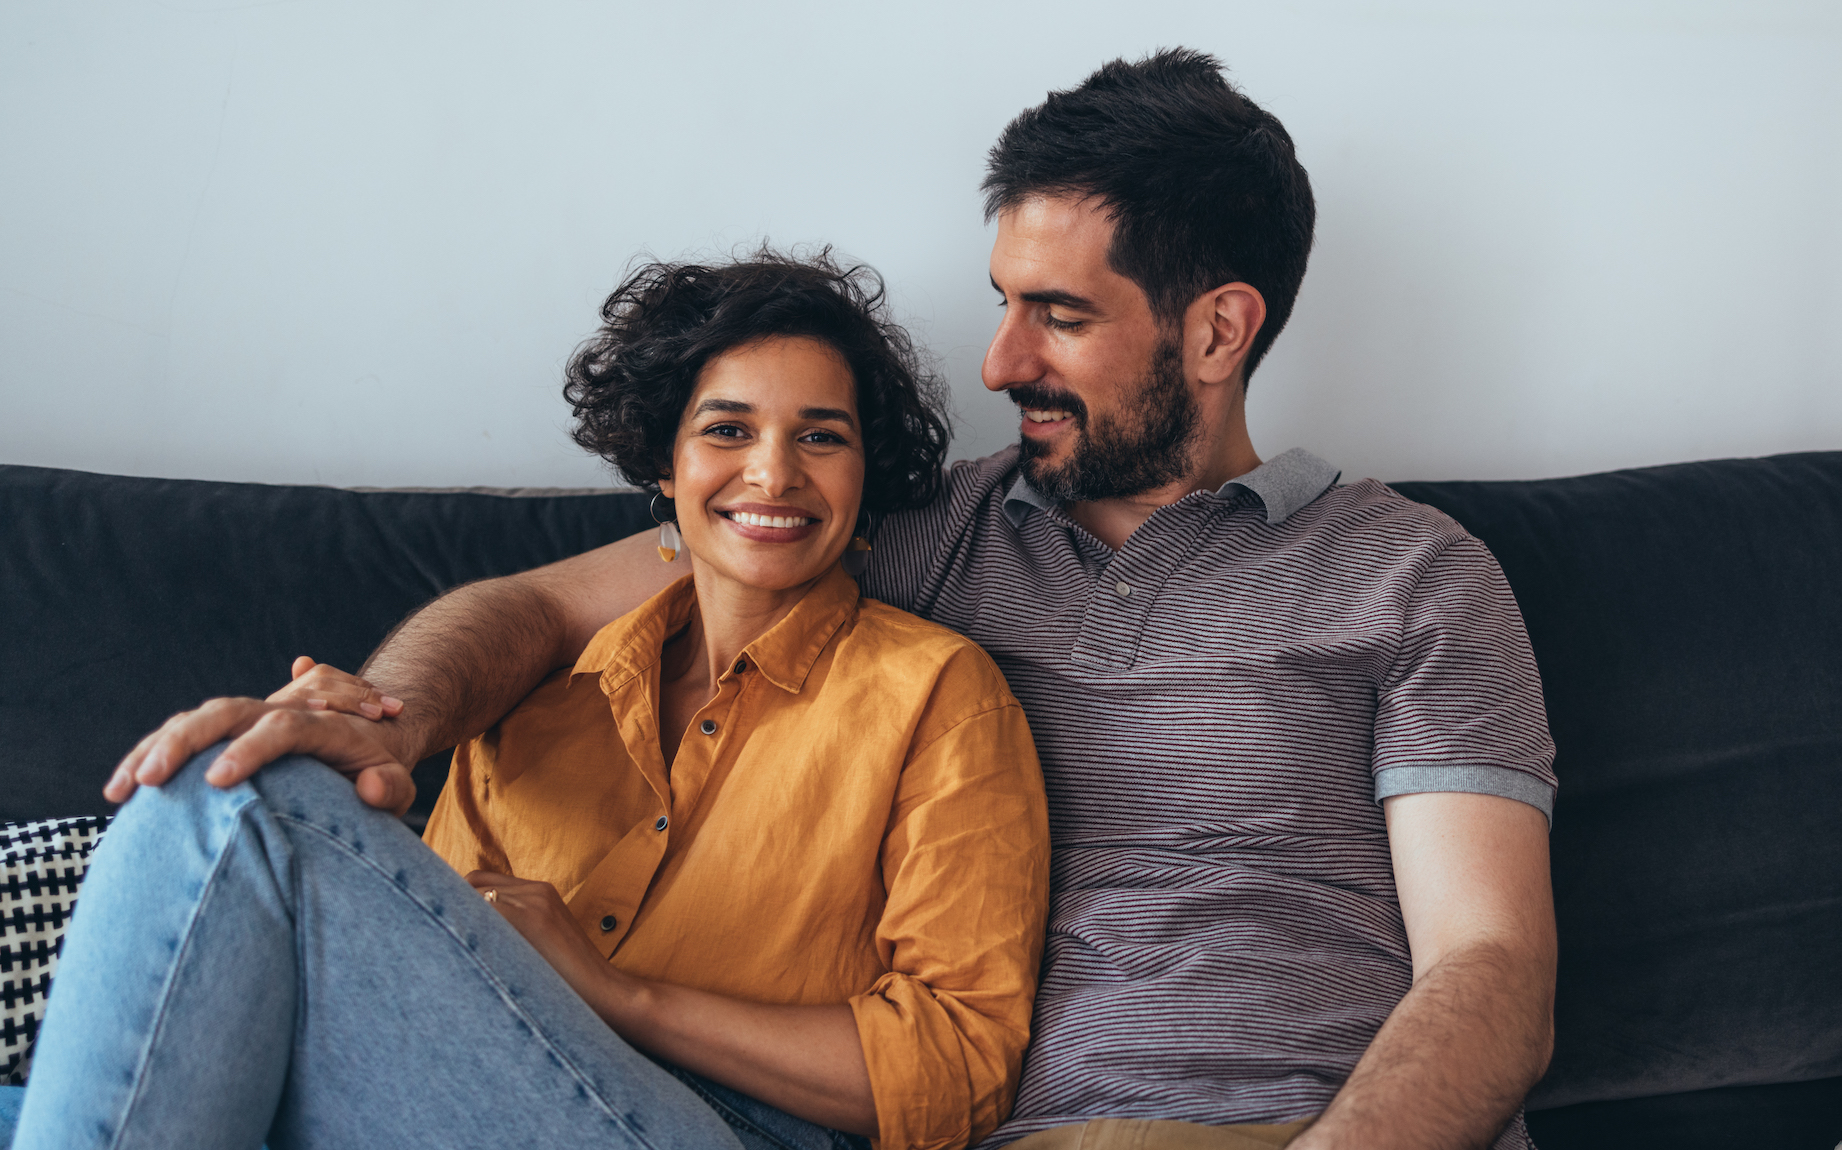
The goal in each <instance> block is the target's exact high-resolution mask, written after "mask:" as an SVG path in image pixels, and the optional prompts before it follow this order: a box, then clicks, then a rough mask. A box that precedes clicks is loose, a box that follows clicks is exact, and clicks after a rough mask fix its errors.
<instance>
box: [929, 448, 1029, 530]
mask: <svg viewBox="0 0 1842 1150" xmlns="http://www.w3.org/2000/svg"><path fill="white" fill-rule="evenodd" d="M1017 455H1018V448H1017V445H1016V444H1014V443H1013V444H1011V445H1010V446H1009V447H1006V448H1005V449H1004V450H1002V451H998V452H994V453H993V454H991V455H986V456H982V457H981V458H978V459H961V460H957V461H956V462H954V463H953V464H951V465H950V466H949V467H948V468H947V482H946V486H945V488H944V490H943V491H942V493H941V500H940V502H941V504H942V505H944V507H945V509H946V510H947V511H948V513H949V514H951V513H953V512H955V511H972V510H976V509H978V508H981V507H992V506H1002V503H1003V499H1004V496H1005V494H1006V493H1007V492H1009V491H1010V489H1011V487H1012V486H1013V485H1014V484H1015V483H1016V482H1017V476H1018V474H1019V468H1018V463H1017Z"/></svg>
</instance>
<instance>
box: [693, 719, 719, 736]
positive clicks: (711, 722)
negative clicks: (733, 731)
mask: <svg viewBox="0 0 1842 1150" xmlns="http://www.w3.org/2000/svg"><path fill="white" fill-rule="evenodd" d="M697 729H698V730H700V731H702V732H703V733H704V734H706V735H714V734H716V720H715V719H705V720H704V721H703V722H701V723H699V724H697Z"/></svg>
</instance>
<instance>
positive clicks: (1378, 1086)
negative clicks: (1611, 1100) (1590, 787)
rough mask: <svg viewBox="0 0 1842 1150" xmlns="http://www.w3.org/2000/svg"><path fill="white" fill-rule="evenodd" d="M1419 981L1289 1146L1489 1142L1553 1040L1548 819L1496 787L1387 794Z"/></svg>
mask: <svg viewBox="0 0 1842 1150" xmlns="http://www.w3.org/2000/svg"><path fill="white" fill-rule="evenodd" d="M1384 810H1385V811H1386V814H1387V819H1388V839H1389V843H1390V847H1391V851H1392V853H1393V856H1394V876H1395V886H1396V889H1397V890H1398V892H1399V894H1400V900H1401V915H1402V917H1403V918H1404V919H1405V921H1406V924H1407V941H1408V945H1409V947H1410V948H1411V949H1412V951H1413V988H1412V989H1411V990H1409V991H1408V992H1407V995H1406V997H1404V998H1402V999H1401V1001H1400V1003H1399V1004H1398V1005H1397V1006H1396V1007H1395V1008H1394V1010H1393V1012H1392V1013H1390V1014H1389V1016H1388V1020H1387V1021H1386V1022H1385V1023H1384V1024H1383V1025H1382V1028H1381V1031H1380V1032H1379V1033H1378V1034H1376V1036H1375V1041H1374V1042H1372V1043H1370V1044H1369V1049H1368V1051H1367V1052H1365V1053H1364V1054H1363V1056H1362V1060H1361V1061H1360V1062H1358V1063H1357V1064H1356V1069H1355V1071H1354V1072H1353V1073H1352V1074H1351V1075H1350V1077H1349V1081H1348V1082H1346V1083H1344V1085H1343V1089H1342V1090H1341V1091H1339V1092H1338V1094H1337V1097H1336V1098H1335V1099H1334V1100H1333V1101H1332V1102H1331V1104H1330V1107H1329V1109H1327V1110H1325V1112H1324V1115H1323V1117H1322V1118H1320V1119H1319V1120H1318V1121H1317V1123H1316V1124H1315V1125H1313V1126H1312V1127H1311V1128H1310V1129H1309V1130H1307V1131H1306V1132H1305V1133H1304V1134H1303V1135H1301V1136H1300V1137H1299V1138H1298V1140H1297V1141H1296V1142H1294V1143H1293V1144H1292V1145H1293V1148H1294V1150H1330V1148H1333V1147H1358V1146H1360V1147H1365V1148H1369V1150H1390V1148H1393V1147H1413V1148H1415V1150H1447V1148H1450V1150H1460V1148H1470V1147H1487V1146H1489V1145H1490V1143H1491V1141H1492V1139H1494V1138H1495V1137H1496V1136H1497V1134H1498V1133H1499V1132H1500V1131H1501V1130H1502V1129H1503V1126H1504V1125H1505V1123H1507V1122H1508V1121H1509V1120H1510V1118H1511V1117H1512V1116H1513V1115H1514V1114H1515V1113H1516V1109H1517V1107H1519V1106H1520V1105H1522V1099H1523V1097H1524V1096H1525V1095H1526V1094H1527V1093H1528V1091H1529V1088H1530V1087H1532V1086H1534V1085H1535V1082H1536V1080H1537V1079H1539V1078H1540V1077H1541V1075H1542V1072H1543V1071H1544V1070H1546V1069H1547V1066H1548V1058H1549V1056H1550V1055H1551V1054H1552V1053H1553V1049H1554V968H1555V953H1556V951H1555V933H1554V895H1553V891H1552V888H1551V886H1550V884H1549V879H1548V822H1547V818H1546V816H1544V815H1543V814H1542V813H1541V812H1540V811H1538V810H1536V809H1535V808H1534V807H1532V806H1529V805H1527V804H1525V803H1521V802H1518V801H1516V800H1514V799H1505V798H1498V797H1496V796H1494V795H1474V794H1458V793H1434V794H1411V795H1397V796H1395V797H1393V798H1390V799H1388V800H1386V802H1385V803H1384Z"/></svg>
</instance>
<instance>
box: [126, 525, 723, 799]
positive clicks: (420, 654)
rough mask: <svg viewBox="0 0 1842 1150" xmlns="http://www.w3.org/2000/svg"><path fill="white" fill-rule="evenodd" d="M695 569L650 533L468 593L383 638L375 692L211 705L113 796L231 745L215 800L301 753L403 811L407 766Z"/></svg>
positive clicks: (156, 744)
mask: <svg viewBox="0 0 1842 1150" xmlns="http://www.w3.org/2000/svg"><path fill="white" fill-rule="evenodd" d="M690 569H691V565H690V559H689V555H688V553H687V552H685V551H683V550H680V551H679V554H678V558H677V560H676V561H674V562H671V563H663V562H660V560H659V555H658V552H657V550H655V547H654V541H653V536H652V533H651V532H646V533H642V534H640V535H635V536H631V537H630V538H627V539H622V540H620V541H619V542H616V543H610V544H608V545H607V546H605V547H599V548H596V549H595V550H593V551H588V552H585V553H583V554H581V555H577V556H574V557H572V558H569V559H564V560H562V561H560V562H557V563H552V564H550V565H549V566H547V567H538V568H534V569H533V570H530V571H526V572H523V573H521V574H518V575H508V576H505V577H504V578H500V579H487V580H483V581H481V582H478V583H469V584H467V585H466V586H463V587H458V588H456V589H454V590H453V591H450V592H448V593H447V594H446V595H443V596H442V597H441V598H439V599H436V600H435V601H434V602H432V603H430V604H428V605H427V606H425V607H423V608H422V609H421V610H420V611H417V612H416V613H415V614H413V615H411V616H410V617H409V618H408V619H405V620H404V621H403V622H402V623H400V624H398V626H397V628H396V629H395V630H394V631H392V632H391V633H390V635H389V636H388V637H386V638H385V640H384V642H383V644H382V645H381V646H379V647H378V649H377V650H376V651H375V652H374V653H373V654H372V655H371V658H370V659H368V660H366V662H365V666H364V669H363V671H362V672H361V675H362V677H363V678H364V679H365V680H366V682H367V683H368V685H369V689H368V690H367V689H366V688H365V687H362V686H360V687H358V688H357V689H356V692H355V693H353V692H346V691H341V690H339V689H337V685H336V684H334V685H333V689H323V688H322V686H320V685H316V684H318V682H319V681H318V680H316V679H314V678H311V677H304V678H301V679H297V680H296V681H295V683H294V684H291V685H290V686H289V687H288V688H284V689H283V690H282V691H280V692H277V693H276V695H275V696H273V697H272V700H271V701H269V702H264V701H261V700H257V699H218V700H213V701H212V702H211V703H210V704H208V705H206V706H204V707H200V708H199V709H198V710H196V711H187V712H185V713H183V714H180V715H175V716H173V718H171V719H169V720H167V722H166V724H165V725H164V726H162V727H161V728H160V729H159V730H158V731H155V732H154V733H153V734H151V735H149V736H147V738H145V739H142V740H141V742H140V743H139V744H138V745H137V746H136V747H135V748H134V750H133V751H131V752H129V754H128V756H127V757H126V758H124V759H123V760H122V762H121V765H120V766H119V767H117V768H116V772H115V775H114V777H113V778H111V779H110V781H109V784H108V786H107V787H105V788H104V791H103V793H104V795H105V796H107V797H108V798H109V799H110V800H111V801H113V802H123V801H126V799H127V798H128V796H129V795H130V794H132V793H133V791H134V788H135V787H136V786H137V785H146V786H158V785H160V784H161V783H164V782H165V781H166V780H167V779H168V778H171V777H172V774H173V772H174V771H176V770H178V769H179V768H180V767H181V766H183V765H184V764H185V762H186V761H187V760H188V759H190V758H191V757H192V756H193V755H195V754H197V753H198V752H199V751H202V750H204V749H205V748H206V747H209V746H211V745H213V744H214V743H217V742H219V741H220V740H222V739H225V738H231V739H232V741H231V744H230V745H229V746H228V747H226V748H225V750H224V754H223V756H222V758H221V759H220V765H219V766H218V767H214V768H213V770H212V771H211V773H210V774H209V776H208V778H209V779H210V781H211V782H212V783H214V784H215V785H217V786H225V787H227V786H232V785H234V784H236V783H238V782H241V781H242V780H244V779H246V778H248V777H249V776H250V775H252V774H254V773H255V772H256V771H257V770H258V769H259V768H261V767H262V766H264V765H266V764H268V763H270V762H273V761H274V760H276V759H278V758H280V757H282V756H283V755H287V754H292V753H296V752H300V753H304V754H313V755H317V756H319V757H320V758H322V759H324V760H326V761H327V762H328V763H329V764H330V765H332V766H334V767H339V768H341V769H345V768H348V767H349V768H351V769H350V770H349V771H348V773H351V774H353V775H354V776H355V778H357V780H358V783H359V794H360V796H361V797H362V798H363V799H364V800H365V802H367V803H370V804H371V805H372V806H377V807H383V808H386V809H391V810H399V811H400V810H406V809H408V807H409V803H410V801H411V800H412V799H413V798H414V797H415V786H414V784H413V783H412V782H410V780H409V771H408V768H407V766H406V765H405V764H413V763H415V762H417V761H418V760H420V759H421V758H423V757H424V756H426V755H428V754H429V753H430V752H433V751H437V750H440V749H441V748H442V747H447V746H452V745H453V744H454V743H456V742H458V741H460V740H461V739H463V738H466V737H468V736H471V735H474V734H477V733H479V732H480V731H483V730H485V729H486V728H488V727H490V726H492V724H493V723H495V722H497V721H498V720H499V718H500V717H501V716H503V715H504V714H505V713H506V712H507V711H510V710H511V709H512V708H513V707H514V706H516V705H517V704H518V701H519V700H520V699H523V698H524V697H525V696H526V695H528V694H530V693H531V691H532V689H533V688H535V687H536V686H537V684H538V683H540V682H542V681H543V678H544V676H545V675H548V674H549V673H550V672H551V671H553V670H555V669H556V668H557V667H561V666H565V665H567V664H570V663H573V662H574V661H575V660H576V658H577V657H578V656H579V655H580V654H581V653H582V650H583V648H585V647H586V646H588V641H589V640H590V639H591V638H593V637H594V635H595V632H596V631H599V630H600V629H601V628H602V627H603V626H605V625H606V624H607V623H608V622H610V621H611V620H614V619H617V618H619V617H620V616H621V615H624V614H626V613H627V612H628V611H631V610H632V609H633V608H635V607H637V606H639V605H640V604H641V603H644V602H645V601H646V600H647V599H648V598H650V597H652V596H653V595H654V594H656V593H657V592H658V591H659V590H660V589H661V588H663V587H665V586H666V585H667V584H668V583H670V582H671V581H672V580H674V579H676V578H678V577H679V576H681V575H684V574H687V573H689V571H690ZM348 695H349V696H350V697H347V696H348ZM380 696H394V699H397V700H401V701H402V707H401V709H400V710H397V709H395V708H394V707H393V708H389V709H388V710H394V711H395V717H393V718H386V719H383V720H381V721H375V722H373V721H371V720H372V719H373V718H374V717H375V716H374V715H373V714H372V710H373V708H374V707H375V704H376V700H378V698H379V697H380ZM316 704H317V706H316ZM340 711H346V712H349V713H348V714H340V713H338V712H340ZM361 714H362V715H364V716H365V717H364V718H357V717H355V716H357V715H361ZM367 777H368V779H369V781H367Z"/></svg>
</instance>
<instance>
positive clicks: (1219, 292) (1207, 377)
mask: <svg viewBox="0 0 1842 1150" xmlns="http://www.w3.org/2000/svg"><path fill="white" fill-rule="evenodd" d="M1265 322H1266V298H1265V297H1264V296H1262V295H1261V294H1260V290H1259V289H1258V288H1256V287H1254V285H1252V284H1248V283H1239V282H1236V283H1231V284H1223V285H1222V286H1221V287H1218V288H1216V289H1215V290H1213V291H1207V292H1204V293H1203V294H1202V295H1200V296H1197V297H1196V300H1195V302H1194V303H1192V304H1190V306H1189V309H1188V310H1187V311H1186V312H1184V315H1183V335H1184V343H1185V345H1186V347H1185V351H1186V352H1188V353H1189V355H1190V356H1193V357H1194V359H1193V360H1192V363H1191V370H1192V371H1193V372H1194V373H1195V376H1196V378H1197V380H1198V381H1200V382H1202V383H1226V382H1228V381H1229V380H1231V379H1235V378H1238V377H1239V375H1240V371H1241V365H1242V364H1243V363H1245V362H1246V361H1247V353H1248V351H1249V350H1250V349H1251V348H1252V347H1253V344H1254V336H1256V335H1258V334H1259V333H1260V325H1261V324H1263V323H1265Z"/></svg>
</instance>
